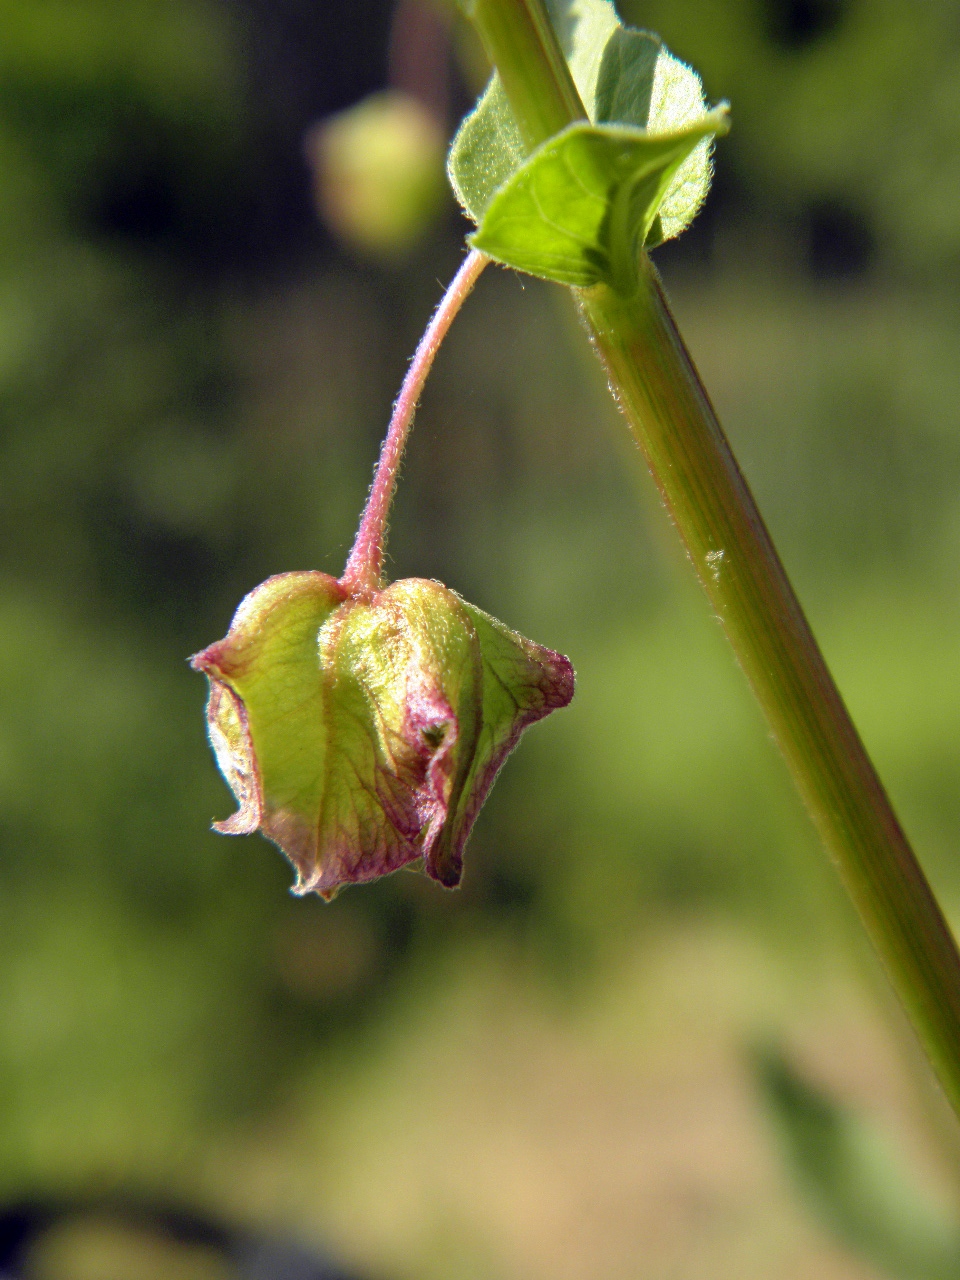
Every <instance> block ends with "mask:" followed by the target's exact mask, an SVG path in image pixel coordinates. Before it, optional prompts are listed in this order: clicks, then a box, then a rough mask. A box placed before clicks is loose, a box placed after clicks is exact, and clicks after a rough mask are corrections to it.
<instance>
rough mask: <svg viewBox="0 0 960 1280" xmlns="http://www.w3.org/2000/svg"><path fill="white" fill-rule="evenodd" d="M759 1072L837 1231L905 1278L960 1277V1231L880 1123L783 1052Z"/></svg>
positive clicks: (800, 1169) (808, 1192) (796, 1165)
mask: <svg viewBox="0 0 960 1280" xmlns="http://www.w3.org/2000/svg"><path fill="white" fill-rule="evenodd" d="M757 1073H758V1079H759V1083H760V1085H761V1088H762V1091H763V1094H764V1097H765V1099H766V1101H767V1104H768V1107H769V1110H770V1113H771V1116H772V1118H773V1120H774V1122H775V1125H776V1131H777V1134H778V1137H779V1139H780V1145H781V1149H782V1151H783V1154H784V1156H785V1158H786V1162H787V1164H788V1165H789V1167H790V1169H791V1171H792V1173H793V1174H794V1177H795V1178H796V1181H797V1183H798V1184H799V1186H800V1188H801V1190H802V1191H803V1193H804V1195H805V1196H806V1198H807V1200H808V1203H809V1204H810V1207H811V1208H812V1209H813V1210H814V1212H815V1213H816V1215H817V1216H818V1217H819V1218H820V1219H821V1220H822V1221H823V1223H824V1225H825V1226H826V1227H828V1229H829V1230H830V1231H832V1232H833V1233H834V1234H835V1235H837V1236H839V1237H840V1238H841V1239H842V1240H843V1241H844V1242H845V1243H846V1244H848V1245H850V1246H852V1247H853V1248H854V1249H856V1250H857V1251H858V1252H859V1253H861V1254H863V1255H864V1256H865V1257H866V1258H868V1259H869V1260H870V1261H871V1262H873V1263H874V1264H876V1265H877V1266H878V1267H879V1268H880V1269H881V1271H882V1272H883V1273H884V1274H886V1275H892V1276H895V1277H897V1278H898V1280H955V1277H956V1276H958V1275H960V1229H958V1224H957V1223H956V1222H955V1221H951V1220H950V1219H949V1218H947V1217H946V1215H945V1214H944V1213H943V1212H942V1211H940V1210H939V1209H938V1207H937V1206H936V1205H935V1204H933V1203H932V1202H931V1201H930V1200H929V1199H928V1198H927V1197H926V1196H924V1195H922V1194H921V1192H920V1189H919V1188H918V1186H917V1185H916V1184H915V1183H914V1182H913V1181H912V1180H911V1179H910V1178H909V1177H908V1176H907V1174H906V1173H905V1171H904V1169H903V1163H902V1161H901V1160H900V1159H899V1158H898V1156H897V1153H896V1152H895V1151H894V1150H893V1149H892V1145H891V1143H890V1142H889V1141H888V1140H887V1139H886V1138H885V1136H884V1134H882V1133H881V1132H880V1131H879V1130H878V1129H877V1128H876V1127H874V1126H873V1125H871V1124H869V1123H868V1122H867V1121H866V1120H865V1119H863V1118H862V1117H860V1116H858V1115H856V1114H854V1113H853V1112H851V1111H849V1110H848V1109H846V1108H844V1107H841V1106H839V1105H838V1104H837V1103H836V1102H834V1101H833V1100H832V1099H831V1098H829V1097H828V1096H827V1095H825V1094H824V1093H823V1092H822V1091H821V1090H819V1089H817V1088H815V1087H814V1086H812V1085H810V1084H809V1083H808V1082H807V1081H805V1080H804V1079H803V1078H802V1077H801V1076H800V1075H799V1074H798V1073H797V1072H796V1071H795V1070H794V1069H793V1068H792V1067H791V1066H790V1064H789V1063H788V1062H787V1060H786V1059H785V1058H784V1056H783V1055H782V1054H781V1053H780V1052H779V1050H777V1049H766V1050H765V1051H763V1052H762V1053H761V1054H760V1055H759V1056H758V1059H757Z"/></svg>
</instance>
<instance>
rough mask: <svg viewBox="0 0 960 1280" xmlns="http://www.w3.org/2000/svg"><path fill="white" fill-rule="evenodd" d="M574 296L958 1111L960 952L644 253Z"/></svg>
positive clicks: (712, 597)
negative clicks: (628, 292)
mask: <svg viewBox="0 0 960 1280" xmlns="http://www.w3.org/2000/svg"><path fill="white" fill-rule="evenodd" d="M642 277H643V278H642V287H641V289H640V290H639V291H638V293H637V294H636V295H635V297H634V298H632V299H629V300H625V299H623V298H621V297H618V296H617V295H616V294H614V293H613V292H612V290H610V289H608V288H606V287H605V286H600V287H598V288H596V289H593V290H590V291H584V293H583V294H581V306H582V310H583V314H584V317H585V319H586V321H587V324H588V326H589V329H590V333H591V337H592V340H593V343H594V345H595V347H596V350H597V353H598V354H599V356H600V358H601V360H602V361H603V363H604V366H605V367H606V370H607V374H608V376H609V379H610V385H611V387H612V389H613V391H614V394H615V396H616V398H617V401H618V403H619V405H620V408H621V410H622V412H623V414H624V416H625V418H626V419H627V422H628V424H629V426H630V429H631V431H632V432H633V435H634V437H635V439H636V441H637V443H638V444H639V445H640V448H641V449H642V451H643V454H644V457H645V458H646V460H647V463H648V465H649V467H650V470H651V472H652V473H653V476H654V478H655V480H656V482H657V486H658V488H659V490H660V494H661V496H662V498H663V501H664V503H665V505H666V507H667V509H668V511H669V512H670V514H671V516H672V517H673V520H674V523H675V524H676V526H677V529H678V531H679V533H680V536H681V538H682V539H683V542H684V545H685V547H686V549H687V552H688V554H689V556H690V559H691V561H692V562H693V566H694V568H695V569H696V571H697V575H698V577H699V578H700V582H701V584H702V586H703V588H704V590H705V591H706V593H707V595H708V597H709V598H710V603H711V605H712V606H713V608H714V610H715V611H716V613H717V615H718V617H719V618H720V620H721V622H722V623H723V626H724V629H725V631H726V633H727V636H728V638H729V640H730V643H731V644H732V645H733V649H734V652H735V653H736V655H737V658H738V660H739V662H740V665H741V667H742V668H743V670H744V672H745V674H746V676H747V679H748V680H749V681H750V684H751V685H752V686H753V690H754V693H755V694H756V695H757V698H758V700H759V702H760V705H761V706H762V708H763V710H764V712H765V713H766V716H767V719H768V721H769V723H770V727H771V729H772V730H773V734H774V737H775V738H776V740H777V742H778V744H779V746H780V749H781V750H782V752H783V754H784V756H785V758H786V761H787V764H788V766H789V768H790V771H791V773H792V774H793V777H794V781H795V782H796V784H797V787H798V788H799V790H800V793H801V795H802V796H803V799H804V800H805V802H806V804H807V808H808V809H809V810H810V813H811V816H812V817H813V820H814V822H815V824H816V826H817V828H818V830H819V832H820V836H821V838H822V839H823V842H824V844H825V845H826V846H827V848H828V850H829V851H830V853H831V854H832V855H833V857H834V859H835V861H836V863H837V866H838V868H839V870H840V874H841V876H842V878H843V881H844V883H845V885H846V887H847V890H848V891H849V893H850V896H851V897H852V898H853V901H854V903H855V905H856V907H857V909H858V911H859V913H860V916H861V918H862V920H863V922H864V924H865V926H866V929H867V932H868V933H869V935H870V937H871V939H872V941H873V943H874V945H875V946H876V948H877V950H878V951H879V953H880V955H881V957H882V959H883V961H884V963H885V964H886V967H887V971H888V973H889V974H890V977H891V979H892V981H893V985H894V987H895V988H896V990H897V993H898V995H899V997H900V999H901V1000H902V1001H903V1004H904V1006H905V1007H906V1009H907V1011H908V1013H909V1015H910V1018H911V1020H912V1022H913V1024H914V1026H915V1027H916V1029H917V1032H918V1034H919V1036H920V1039H921V1041H922V1042H923V1045H924V1047H925V1049H926V1051H927V1054H928V1056H929V1057H930V1060H931V1062H932V1063H933V1065H934V1068H935V1070H936V1072H937V1075H938V1076H939V1078H940V1081H941V1083H942V1084H943V1087H944V1090H945V1091H946V1093H947V1095H948V1097H949V1098H950V1101H951V1102H952V1104H953V1106H954V1108H955V1109H956V1110H957V1111H958V1113H960V958H958V955H957V949H956V946H955V944H954V941H953V938H952V936H951V934H950V931H949V929H948V927H947V925H946V922H945V921H944V918H943V914H942V912H941V911H940V908H939V906H938V905H937V901H936V899H935V898H934V896H933V893H932V892H931V889H930V886H929V884H928V883H927V880H926V878H925V876H924V874H923V871H922V870H921V868H920V865H919V863H918V862H917V859H916V857H915V855H914V853H913V851H912V849H911V848H910V845H909V842H908V841H907V838H906V836H905V835H904V833H903V830H902V829H901V827H900V824H899V823H898V821H897V818H896V815H895V814H894V812H893V809H892V807H891V805H890V801H889V800H888V798H887V796H886V793H885V792H884V789H883V786H882V785H881V783H880V780H879V778H878V777H877V774H876V771H875V770H874V768H873V765H872V764H871V763H870V760H869V758H868V756H867V753H866V751H865V750H864V748H863V744H862V743H861V741H860V738H859V736H858V734H857V731H856V729H855V728H854V725H853V722H852V721H851V719H850V716H849V714H848V712H847V709H846V707H845V706H844V705H843V701H842V699H841V697H840V694H839V692H838V691H837V687H836V685H835V684H834V682H833V679H832V677H831V675H830V672H829V671H828V669H827V666H826V663H825V662H824V660H823V656H822V655H821V653H820V650H819V648H818V646H817V642H816V640H815V639H814V637H813V634H812V632H811V630H810V627H809V625H808V623H807V620H806V618H805V617H804V615H803V611H802V609H801V607H800V604H799V602H798V600H797V598H796V595H795V594H794V592H793V589H792V587H791V586H790V583H789V581H788V579H787V575H786V573H785V572H784V569H783V566H782V564H781V563H780V559H779V557H778V555H777V552H776V549H775V548H774V545H773V543H772V541H771V539H770V535H769V534H768V532H767V530H766V528H765V526H764V523H763V520H762V518H761V516H760V513H759V511H758V510H757V506H756V503H755V502H754V500H753V497H752V495H751V493H750V490H749V489H748V487H747V484H746V481H745V480H744V478H743V476H742V475H741V473H740V469H739V467H738V466H737V462H736V459H735V458H734V456H733V453H732V452H731V450H730V446H729V444H728V443H727V440H726V437H725V436H724V433H723V430H722V428H721V426H720V423H719V422H718V421H717V416H716V414H715V412H714V410H713V406H712V405H711V403H710V400H709V398H708V396H707V393H706V391H705V390H704V388H703V385H702V384H701V382H700V379H699V376H698V375H697V371H696V369H695V368H694V365H693V362H692V361H691V359H690V356H689V354H688V352H687V350H686V347H685V346H684V343H683V339H682V338H681V337H680V334H679V333H678V331H677V328H676V325H675V324H674V321H673V317H672V316H671V314H670V310H669V308H668V306H667V303H666V301H665V299H664V296H663V291H662V289H661V287H660V282H659V279H658V278H657V275H656V271H655V270H654V268H653V265H652V263H651V262H650V261H649V259H644V261H643V263H642Z"/></svg>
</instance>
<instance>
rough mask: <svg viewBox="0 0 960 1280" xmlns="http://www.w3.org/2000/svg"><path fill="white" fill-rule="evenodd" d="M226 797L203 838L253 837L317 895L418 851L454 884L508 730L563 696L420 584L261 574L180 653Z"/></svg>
mask: <svg viewBox="0 0 960 1280" xmlns="http://www.w3.org/2000/svg"><path fill="white" fill-rule="evenodd" d="M192 665H193V666H194V667H195V668H196V670H198V671H202V672H204V673H205V674H206V676H207V677H208V679H209V682H210V698H209V702H208V704H207V724H208V731H209V735H210V742H211V745H212V747H213V750H214V752H215V754H216V757H217V762H218V764H219V766H220V769H221V772H222V773H223V775H224V777H225V778H226V780H227V782H228V783H229V784H230V787H231V789H232V790H233V792H234V795H235V797H236V799H237V802H238V804H239V809H238V811H237V812H236V813H235V814H234V815H233V816H232V817H231V818H228V819H227V820H226V821H224V822H220V823H216V824H215V828H216V830H218V831H221V832H224V833H226V834H229V835H239V834H245V833H248V832H252V831H257V830H259V831H261V832H262V833H263V834H264V835H265V836H268V837H269V838H270V839H271V840H273V841H274V842H275V843H276V844H277V845H279V847H280V848H281V849H282V850H283V852H284V853H285V854H286V855H287V857H288V858H289V859H290V861H291V862H292V863H293V865H294V867H295V868H296V871H297V883H296V885H295V887H294V892H296V893H308V892H310V891H311V890H315V891H316V892H318V893H320V894H322V895H323V896H324V897H325V898H331V897H333V895H334V894H335V893H336V892H337V890H338V889H339V888H340V887H341V886H342V885H344V884H352V883H358V882H362V881H367V880H373V879H376V878H377V877H378V876H381V875H385V874H387V873H388V872H391V871H395V870H396V869H397V868H398V867H401V866H404V865H405V864H406V863H409V862H413V861H415V860H417V859H419V858H422V859H423V861H424V866H425V869H426V871H427V872H428V874H429V875H431V876H433V877H434V879H436V880H439V881H441V883H443V884H445V885H448V886H454V885H456V884H458V883H459V881H460V876H461V871H462V864H463V848H464V845H465V843H466V840H467V837H468V836H469V834H470V829H471V827H472V826H473V822H474V819H475V818H476V816H477V813H478V812H479V809H480V806H481V805H482V803H483V801H484V798H485V797H486V795H487V792H488V791H489V790H490V787H491V785H492V783H493V781H494V778H495V777H496V775H497V773H498V771H499V769H500V767H501V765H502V764H503V761H504V760H505V759H506V757H507V755H508V754H509V752H510V751H511V750H512V748H513V747H514V746H515V745H516V742H517V740H518V739H519V737H520V734H521V733H522V732H523V730H524V729H525V728H526V727H527V725H530V724H533V723H534V721H536V720H540V719H542V718H543V717H544V716H545V715H547V714H548V713H549V712H550V711H553V710H555V709H556V708H558V707H563V706H566V704H567V703H568V702H569V701H570V699H571V697H572V696H573V669H572V667H571V665H570V662H569V661H568V660H567V659H566V658H564V657H563V656H562V655H560V654H557V653H554V652H553V651H552V650H550V649H545V648H543V647H542V646H540V645H536V644H533V643H532V642H531V641H529V640H525V639H524V638H523V637H522V636H519V635H517V634H516V633H515V632H513V631H510V630H508V629H507V628H506V627H504V626H503V625H502V623H499V622H497V621H496V620H495V619H494V618H491V617H490V616H489V615H487V614H485V613H483V612H482V610H480V609H477V608H475V607H474V606H473V605H469V604H467V603H466V602H465V601H463V600H461V599H460V597H459V596H457V595H456V594H455V593H454V592H452V591H450V590H448V589H447V588H446V587H444V586H442V585H441V584H440V583H438V582H432V581H428V580H425V579H418V578H410V579H406V580H403V581H400V582H395V583H393V584H392V585H391V586H389V587H386V588H384V589H383V590H379V591H374V592H366V593H362V594H359V595H352V594H351V593H349V592H348V591H347V589H346V588H345V587H344V586H343V585H342V584H341V582H339V581H338V580H337V579H335V578H332V577H330V576H329V575H327V574H324V573H319V572H304V573H284V574H280V575H278V576H277V577H274V578H269V579H268V580H267V581H266V582H264V583H263V584H262V585H261V586H259V587H257V588H256V589H255V590H253V591H252V592H251V593H250V594H249V595H248V596H247V597H246V599H245V600H244V601H243V602H242V604H241V605H240V607H239V609H238V610H237V613H236V615H235V617H234V619H233V623H232V624H231V627H230V631H229V633H228V634H227V636H226V637H225V639H223V640H220V641H218V642H217V643H216V644H212V645H210V646H209V647H208V648H206V649H204V650H203V651H202V652H201V653H198V654H196V655H195V657H194V658H193V659H192Z"/></svg>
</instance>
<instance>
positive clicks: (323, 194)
mask: <svg viewBox="0 0 960 1280" xmlns="http://www.w3.org/2000/svg"><path fill="white" fill-rule="evenodd" d="M445 143H446V140H445V138H444V136H443V131H442V129H441V127H440V125H439V123H438V121H437V120H436V118H435V117H434V115H433V114H432V113H431V112H430V111H429V110H428V109H427V108H426V107H425V106H424V105H423V104H422V103H421V102H418V101H417V99H416V98H414V97H412V96H411V95H409V94H407V93H403V92H401V91H400V90H397V89H389V90H386V91H384V92H382V93H375V94H371V95H370V96H369V97H367V98H364V99H363V100H362V101H361V102H359V103H357V105H356V106H353V107H350V108H349V109H348V110H346V111H342V112H340V113H339V114H338V115H335V116H330V117H329V118H328V119H326V120H322V121H320V122H319V123H318V124H316V125H315V126H314V127H313V128H312V129H311V130H310V131H309V133H308V134H307V138H306V143H305V146H306V153H307V159H308V161H309V163H310V167H311V170H312V173H313V190H314V199H315V201H316V205H317V210H318V212H319V214H320V217H321V218H322V219H323V221H324V222H325V223H326V225H327V226H328V227H329V228H330V230H331V231H333V233H334V234H335V235H336V236H337V237H338V238H339V239H340V240H341V241H343V243H344V244H345V245H346V246H348V247H349V248H350V249H352V250H354V251H355V252H356V253H359V254H361V255H363V256H366V257H373V258H377V259H379V260H381V261H383V260H386V261H396V260H398V259H401V258H403V257H404V255H405V254H407V253H408V252H409V251H410V250H411V249H413V248H414V247H415V245H416V244H418V243H419V242H420V241H421V240H422V239H423V237H424V235H425V234H426V233H427V231H429V229H430V227H431V226H432V225H433V223H434V222H435V220H436V218H437V215H438V214H439V212H440V210H441V209H442V207H443V201H444V198H445V184H444V172H443V157H444V151H445Z"/></svg>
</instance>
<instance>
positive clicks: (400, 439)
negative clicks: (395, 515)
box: [340, 249, 490, 593]
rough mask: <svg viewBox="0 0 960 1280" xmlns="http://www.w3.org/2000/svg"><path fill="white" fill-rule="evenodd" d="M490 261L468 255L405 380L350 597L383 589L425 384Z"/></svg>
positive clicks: (351, 572)
mask: <svg viewBox="0 0 960 1280" xmlns="http://www.w3.org/2000/svg"><path fill="white" fill-rule="evenodd" d="M489 261H490V259H489V258H488V257H487V256H486V255H485V254H482V253H479V252H478V251H477V250H476V249H473V250H472V251H471V252H470V253H468V254H467V256H466V258H465V259H464V260H463V265H462V266H461V267H460V270H459V271H458V272H457V274H456V275H455V276H454V277H453V279H452V280H451V282H450V285H449V288H448V289H447V291H446V293H445V294H444V295H443V298H442V300H441V302H440V305H439V307H437V309H436V311H435V312H434V313H433V319H432V320H431V321H430V323H429V324H428V325H427V328H426V331H425V332H424V335H423V337H422V338H421V339H420V345H419V346H418V347H417V350H416V352H415V353H414V357H413V359H412V360H411V362H410V368H409V369H408V370H407V376H406V377H405V378H404V380H403V385H402V386H401V388H400V394H399V395H398V396H397V399H396V402H395V404H394V406H393V415H392V416H391V418H390V425H389V427H388V428H387V434H386V437H385V439H384V441H383V447H382V448H381V450H380V460H379V461H378V463H377V470H376V472H375V474H374V477H373V484H372V485H371V487H370V494H369V497H368V498H367V505H366V506H365V507H364V509H363V515H362V517H361V519H360V528H359V529H358V530H357V536H356V540H355V541H354V544H353V549H352V550H351V552H350V555H349V557H348V559H347V565H346V568H345V569H344V571H343V577H342V578H341V579H340V581H341V582H342V583H343V585H344V586H345V587H346V588H347V589H348V590H349V591H353V592H358V593H359V592H363V591H376V590H377V589H378V588H379V587H380V586H381V575H382V573H383V544H384V537H385V534H386V527H387V516H388V515H389V512H390V503H391V502H392V501H393V491H394V489H395V488H396V485H397V472H398V471H399V469H400V459H401V458H402V456H403V449H404V445H405V444H406V443H407V437H408V436H409V434H410V428H411V426H412V425H413V415H414V414H415V412H416V409H417V401H418V400H419V399H420V393H421V392H422V391H423V384H424V383H425V382H426V380H427V375H428V374H429V372H430V369H431V367H432V365H433V360H434V357H435V356H436V354H437V351H438V350H439V349H440V344H441V343H442V342H443V340H444V338H445V337H446V335H447V330H448V329H449V328H450V325H451V324H452V323H453V318H454V316H455V315H456V314H457V312H458V311H459V310H460V308H461V307H462V306H463V303H464V301H465V300H466V298H467V296H468V295H469V293H470V291H471V289H472V288H473V286H474V284H475V283H476V281H477V278H478V277H479V275H480V272H481V271H482V270H483V268H484V267H485V266H486V265H487V263H488V262H489Z"/></svg>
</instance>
